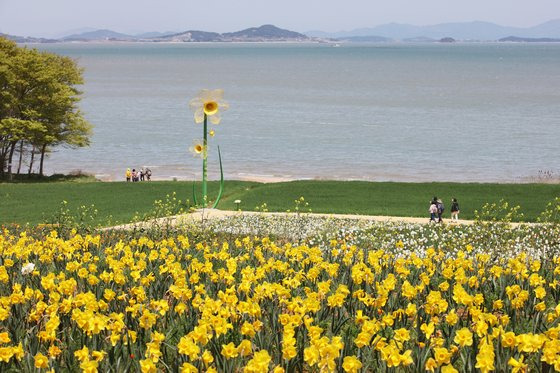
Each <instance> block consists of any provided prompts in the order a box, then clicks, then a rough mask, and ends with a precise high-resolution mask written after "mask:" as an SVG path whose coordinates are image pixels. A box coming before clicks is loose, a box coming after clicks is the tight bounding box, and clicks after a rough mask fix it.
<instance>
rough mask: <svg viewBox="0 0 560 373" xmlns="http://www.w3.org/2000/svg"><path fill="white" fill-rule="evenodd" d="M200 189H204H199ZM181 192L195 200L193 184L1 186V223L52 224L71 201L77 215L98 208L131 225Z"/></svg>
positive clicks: (102, 218) (212, 188)
mask: <svg viewBox="0 0 560 373" xmlns="http://www.w3.org/2000/svg"><path fill="white" fill-rule="evenodd" d="M250 184H251V183H241V182H235V181H232V182H229V183H228V188H227V190H226V192H225V193H224V197H227V195H228V193H233V192H234V191H236V190H237V189H238V188H241V187H245V186H249V185H250ZM217 187H218V183H216V182H211V183H210V185H209V193H210V195H216V194H217ZM199 190H200V187H199ZM173 192H176V193H177V198H178V199H181V200H182V201H185V200H186V199H192V182H174V181H161V182H149V183H148V182H141V183H124V182H115V183H102V182H60V183H59V182H56V183H18V184H0V224H7V223H19V224H23V223H27V222H28V223H31V224H36V223H41V222H48V221H50V218H51V217H52V216H53V214H54V213H55V212H56V211H57V210H59V209H60V206H61V202H62V201H67V202H68V209H69V210H70V211H71V212H72V213H75V212H76V210H77V209H78V207H79V206H82V205H87V206H90V205H92V204H93V205H95V207H96V208H97V210H98V219H97V221H98V222H100V223H104V222H106V221H107V220H108V219H109V216H112V219H111V221H112V222H114V223H117V222H128V221H130V219H131V218H132V217H133V216H134V215H135V213H136V212H138V213H140V214H143V213H146V212H148V211H149V210H151V209H152V207H153V205H154V201H155V200H158V199H165V197H166V195H167V194H172V193H173Z"/></svg>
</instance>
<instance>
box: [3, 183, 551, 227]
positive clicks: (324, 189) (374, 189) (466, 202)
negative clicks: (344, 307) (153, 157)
mask: <svg viewBox="0 0 560 373" xmlns="http://www.w3.org/2000/svg"><path fill="white" fill-rule="evenodd" d="M197 186H198V190H200V185H199V184H197ZM217 188H218V183H217V182H211V183H210V185H209V197H210V198H213V197H214V196H215V195H216V194H217ZM173 192H175V193H176V194H177V198H178V199H181V200H183V201H185V200H186V199H190V200H191V202H192V182H182V181H158V182H141V183H124V182H112V183H104V182H83V181H82V182H77V181H70V182H68V181H66V182H50V183H14V184H8V183H2V184H0V224H10V223H18V224H25V223H30V224H37V223H41V222H49V220H50V219H51V217H52V216H53V214H55V212H56V211H57V210H58V209H59V208H60V204H61V202H62V201H67V202H68V209H69V210H70V211H71V212H76V211H77V209H78V207H79V206H81V205H88V206H89V205H92V204H93V205H95V208H96V209H97V210H98V214H97V218H96V222H98V223H101V224H107V223H108V222H109V219H110V221H111V223H119V222H128V221H130V220H131V219H132V217H133V216H134V215H135V214H136V213H140V214H144V213H146V212H148V211H150V210H151V209H152V208H153V202H154V201H155V200H157V199H163V198H165V196H166V195H168V194H171V193H173ZM301 196H303V197H305V200H306V202H308V203H309V208H311V209H312V211H313V212H322V213H340V214H343V213H344V214H363V215H390V216H416V217H422V216H426V217H427V216H428V213H427V210H428V203H429V201H430V200H431V198H432V197H433V196H437V197H439V198H441V199H443V201H444V203H445V205H446V207H447V211H446V213H445V216H446V217H449V207H450V204H451V198H452V197H456V198H457V199H458V200H459V203H460V206H461V216H460V217H461V218H463V219H472V218H473V217H474V210H475V209H480V208H481V206H482V205H483V204H484V203H487V202H490V203H491V202H498V201H499V200H501V199H504V200H506V201H508V202H509V203H510V204H511V205H520V206H521V212H523V214H524V218H523V220H525V221H535V219H536V217H537V216H538V215H539V214H540V212H541V211H543V210H544V209H545V207H546V204H547V203H548V202H549V201H551V200H553V199H554V198H555V197H559V196H560V185H557V184H476V183H465V184H463V183H396V182H365V181H315V180H309V181H294V182H283V183H271V184H261V183H254V182H242V181H226V187H225V193H224V196H223V198H222V201H221V203H220V205H219V208H220V209H225V210H233V209H235V204H234V201H235V200H236V199H239V200H241V206H240V207H241V209H243V210H255V207H257V206H261V205H262V204H263V203H266V204H267V208H268V210H269V211H286V210H293V209H294V206H295V203H294V200H295V199H297V198H299V197H301ZM110 217H111V218H110Z"/></svg>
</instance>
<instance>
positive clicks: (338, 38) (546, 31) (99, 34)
mask: <svg viewBox="0 0 560 373" xmlns="http://www.w3.org/2000/svg"><path fill="white" fill-rule="evenodd" d="M84 31H85V30H84ZM512 35H514V36H512ZM0 36H3V37H6V38H8V39H11V40H14V41H16V42H17V43H65V42H153V43H158V42H160V43H161V42H168V43H169V42H171V43H196V42H296V43H297V42H303V43H309V42H319V43H321V42H327V43H328V42H333V43H339V42H344V43H353V42H354V43H390V42H405V43H438V42H440V43H452V42H455V41H461V42H485V41H491V42H496V41H498V42H518V43H525V42H528V43H530V42H541V43H553V42H559V41H560V19H557V20H551V21H548V22H545V23H542V24H540V25H536V26H533V27H528V28H520V27H507V26H500V25H497V24H494V23H490V22H480V21H475V22H459V23H440V24H437V25H428V26H415V25H408V24H399V23H388V24H384V25H379V26H376V27H373V28H359V29H355V30H352V31H340V32H333V33H328V32H324V31H308V32H305V33H300V32H296V31H290V30H286V29H282V28H279V27H276V26H274V25H262V26H260V27H251V28H247V29H244V30H241V31H235V32H225V33H218V32H211V31H201V30H188V31H182V32H157V31H151V32H143V33H140V34H136V35H129V34H124V33H120V32H116V31H112V30H106V29H102V30H93V29H88V30H87V31H86V32H76V31H75V33H72V34H70V35H66V36H64V37H60V38H58V39H49V38H41V37H29V36H26V37H23V36H14V35H7V34H0Z"/></svg>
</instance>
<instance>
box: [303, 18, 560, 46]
mask: <svg viewBox="0 0 560 373" xmlns="http://www.w3.org/2000/svg"><path fill="white" fill-rule="evenodd" d="M304 34H306V35H307V36H311V37H319V38H335V39H339V38H349V37H357V36H359V37H364V36H375V37H382V38H388V39H393V40H405V39H414V38H419V37H423V38H429V39H437V40H439V39H441V38H444V37H453V38H454V39H458V40H483V41H496V40H499V39H501V38H505V37H508V36H511V35H516V36H518V37H525V38H560V19H554V20H550V21H547V22H544V23H541V24H538V25H536V26H532V27H527V28H521V27H510V26H501V25H498V24H495V23H491V22H484V21H471V22H448V23H439V24H435V25H426V26H416V25H410V24H402V23H395V22H392V23H386V24H382V25H378V26H375V27H370V28H357V29H354V30H350V31H338V32H332V33H329V32H324V31H319V30H314V31H307V32H305V33H304Z"/></svg>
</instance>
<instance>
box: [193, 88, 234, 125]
mask: <svg viewBox="0 0 560 373" xmlns="http://www.w3.org/2000/svg"><path fill="white" fill-rule="evenodd" d="M223 96H224V91H223V90H222V89H214V90H209V89H203V90H201V91H200V92H199V93H198V95H197V96H196V97H195V98H193V99H192V100H191V101H190V102H189V107H190V108H191V110H192V111H193V112H194V121H195V122H196V123H202V122H203V121H204V114H206V115H207V116H208V117H209V118H210V121H211V122H212V123H213V124H219V123H220V119H221V118H220V115H219V112H220V111H224V110H227V109H228V108H229V105H228V103H227V102H225V101H224V100H223Z"/></svg>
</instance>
